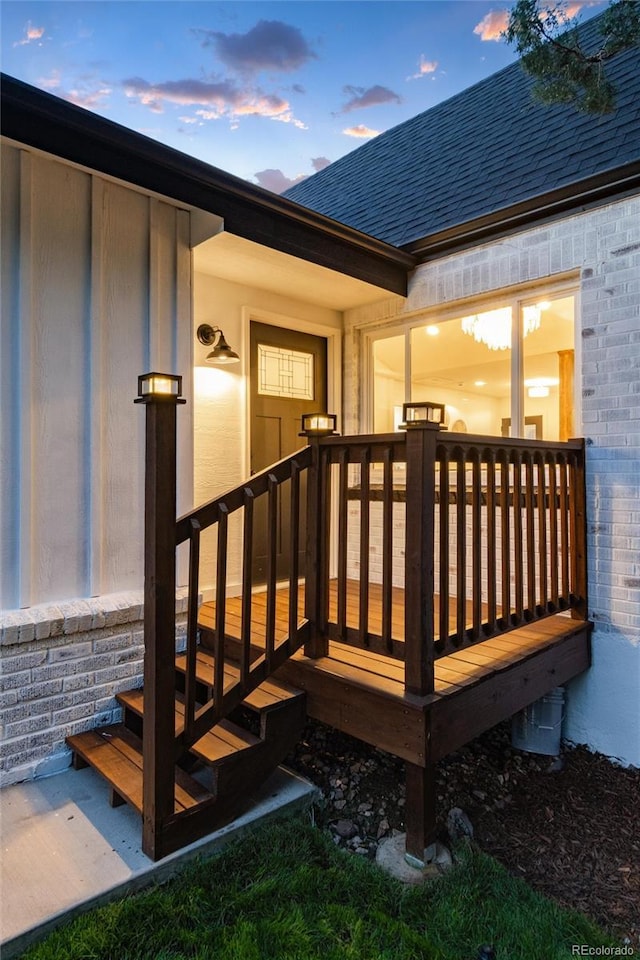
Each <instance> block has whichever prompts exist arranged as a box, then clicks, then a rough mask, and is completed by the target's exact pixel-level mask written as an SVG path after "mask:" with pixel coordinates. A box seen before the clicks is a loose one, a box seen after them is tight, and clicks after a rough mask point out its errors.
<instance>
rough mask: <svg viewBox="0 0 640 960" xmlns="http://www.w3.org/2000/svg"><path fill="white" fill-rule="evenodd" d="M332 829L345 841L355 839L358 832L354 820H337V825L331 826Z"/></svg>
mask: <svg viewBox="0 0 640 960" xmlns="http://www.w3.org/2000/svg"><path fill="white" fill-rule="evenodd" d="M331 829H332V830H333V832H334V833H336V834H337V835H338V836H339V837H342V839H343V840H350V839H351V837H355V835H356V834H357V832H358V828H357V827H356V825H355V823H354V822H353V820H336V822H335V823H332V824H331Z"/></svg>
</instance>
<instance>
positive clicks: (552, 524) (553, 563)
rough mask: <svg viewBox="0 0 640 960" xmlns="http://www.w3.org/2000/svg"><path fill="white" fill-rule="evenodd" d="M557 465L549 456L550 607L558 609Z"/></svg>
mask: <svg viewBox="0 0 640 960" xmlns="http://www.w3.org/2000/svg"><path fill="white" fill-rule="evenodd" d="M559 563H560V556H559V554H558V464H557V463H556V458H555V456H554V455H552V454H550V455H549V567H550V571H551V605H552V609H554V610H557V608H558V564H559Z"/></svg>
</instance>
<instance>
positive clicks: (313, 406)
mask: <svg viewBox="0 0 640 960" xmlns="http://www.w3.org/2000/svg"><path fill="white" fill-rule="evenodd" d="M250 353H251V369H250V377H251V472H252V473H259V471H260V470H264V468H265V467H268V466H270V465H271V464H272V463H276V462H277V461H278V460H282V459H283V457H287V456H289V454H291V453H294V452H295V451H296V450H299V449H300V447H303V446H304V445H305V439H304V437H300V436H298V434H299V433H300V419H301V417H302V415H303V414H305V413H316V412H325V411H326V409H327V341H326V338H325V337H316V336H313V335H311V334H308V333H298V332H297V331H296V330H287V329H285V328H283V327H273V326H271V325H269V324H266V323H256V322H253V321H252V323H251V348H250ZM302 479H303V480H304V477H303V478H302ZM287 486H288V485H287ZM287 494H288V491H286V492H285V495H284V496H282V497H281V498H280V508H279V510H278V535H277V539H278V542H277V564H276V570H277V577H278V579H284V578H286V577H287V576H288V574H289V568H288V563H287V556H286V549H287V544H288V542H289V530H290V524H291V515H290V510H289V500H288V495H287ZM301 500H302V502H303V503H304V496H303V491H301ZM304 520H305V518H304V516H301V524H302V526H301V531H300V541H299V542H300V558H299V563H300V567H299V569H300V572H301V573H303V572H304V543H305V537H304ZM266 564H267V512H266V497H260V498H259V500H258V501H257V503H256V510H255V516H254V542H253V582H254V583H264V581H265V578H266Z"/></svg>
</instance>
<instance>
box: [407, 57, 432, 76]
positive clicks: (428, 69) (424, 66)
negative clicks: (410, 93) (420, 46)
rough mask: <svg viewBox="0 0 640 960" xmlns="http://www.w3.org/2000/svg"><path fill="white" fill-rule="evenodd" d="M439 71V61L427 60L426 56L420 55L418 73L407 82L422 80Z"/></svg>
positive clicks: (413, 74)
mask: <svg viewBox="0 0 640 960" xmlns="http://www.w3.org/2000/svg"><path fill="white" fill-rule="evenodd" d="M437 69H438V61H437V60H425V58H424V54H423V53H422V54H420V60H419V61H418V72H417V73H412V74H411V76H410V77H407V80H420V79H421V78H422V77H427V76H429V74H431V73H435V72H436V70H437Z"/></svg>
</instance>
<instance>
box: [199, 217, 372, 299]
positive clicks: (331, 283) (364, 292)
mask: <svg viewBox="0 0 640 960" xmlns="http://www.w3.org/2000/svg"><path fill="white" fill-rule="evenodd" d="M193 265H194V269H195V270H196V271H197V272H198V273H205V274H207V275H208V276H211V277H219V278H220V279H221V280H229V281H232V282H233V283H238V284H243V285H245V286H249V287H255V288H258V289H260V290H267V291H269V292H271V293H277V294H280V295H282V296H286V297H290V298H291V299H293V300H300V301H302V302H304V303H311V304H314V305H315V306H320V307H327V308H329V309H331V310H349V309H351V308H352V307H358V306H362V305H364V304H367V303H375V301H377V300H381V299H383V298H387V297H388V296H389V292H388V290H385V289H383V288H381V287H377V286H375V285H374V284H371V283H365V282H364V281H362V280H357V279H355V278H354V277H350V276H346V275H344V274H341V273H337V272H336V271H335V270H330V269H328V268H327V267H321V266H319V265H318V264H315V263H311V262H310V261H308V260H300V259H298V258H297V257H293V256H291V255H290V254H288V253H283V252H281V251H279V250H273V249H271V248H269V247H265V246H262V245H261V244H259V243H254V242H253V241H251V240H246V239H244V238H243V237H238V236H235V235H234V234H231V233H225V232H221V233H217V234H216V235H215V236H213V237H210V238H209V239H208V240H205V241H204V242H203V243H201V244H199V245H198V246H197V247H195V248H194V251H193Z"/></svg>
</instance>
